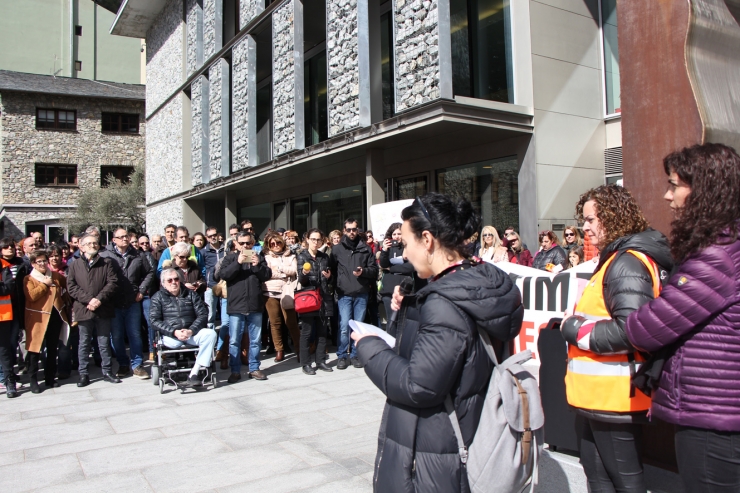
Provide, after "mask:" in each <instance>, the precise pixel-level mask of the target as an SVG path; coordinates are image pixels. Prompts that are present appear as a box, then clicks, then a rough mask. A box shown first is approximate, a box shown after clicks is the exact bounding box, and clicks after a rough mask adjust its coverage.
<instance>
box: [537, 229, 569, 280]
mask: <svg viewBox="0 0 740 493" xmlns="http://www.w3.org/2000/svg"><path fill="white" fill-rule="evenodd" d="M539 240H540V245H541V246H542V250H540V252H539V253H538V254H537V255H536V256H535V257H534V262H533V263H532V267H533V268H535V269H539V270H546V271H548V272H560V271H561V270H563V269H565V268H567V267H568V254H566V253H565V250H563V249H562V248H561V247H560V246H559V245H558V237H557V236H555V233H553V232H552V231H541V232H540V235H539Z"/></svg>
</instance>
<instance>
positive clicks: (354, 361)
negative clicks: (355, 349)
mask: <svg viewBox="0 0 740 493" xmlns="http://www.w3.org/2000/svg"><path fill="white" fill-rule="evenodd" d="M351 361H352V366H354V367H355V368H362V363H360V358H352V360H351Z"/></svg>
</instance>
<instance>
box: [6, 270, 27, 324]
mask: <svg viewBox="0 0 740 493" xmlns="http://www.w3.org/2000/svg"><path fill="white" fill-rule="evenodd" d="M6 262H8V263H9V264H11V265H12V266H14V267H15V268H16V269H15V276H13V273H12V270H11V268H10V267H6V268H3V269H2V282H3V283H6V284H7V289H8V290H9V292H7V293H0V295H2V296H5V295H8V294H9V295H10V303H11V304H12V306H13V320H17V321H18V322H19V324H20V327H21V328H23V320H24V318H25V316H26V315H25V306H26V295H25V294H24V293H23V279H24V278H25V277H26V276H27V275H28V274H30V273H31V267H30V264H28V263H26V262H24V261H23V259H22V258H20V257H13V258H12V259H10V260H6Z"/></svg>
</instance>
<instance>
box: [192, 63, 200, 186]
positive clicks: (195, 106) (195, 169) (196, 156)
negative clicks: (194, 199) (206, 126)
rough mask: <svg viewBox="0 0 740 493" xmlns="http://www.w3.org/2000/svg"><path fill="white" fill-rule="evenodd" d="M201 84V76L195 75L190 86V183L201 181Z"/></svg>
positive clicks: (194, 184) (198, 183)
mask: <svg viewBox="0 0 740 493" xmlns="http://www.w3.org/2000/svg"><path fill="white" fill-rule="evenodd" d="M202 105H203V85H202V84H201V78H200V77H196V78H195V79H194V80H193V83H192V84H191V86H190V108H191V115H192V120H193V121H192V124H191V127H190V135H191V137H190V151H191V160H190V162H191V170H192V181H191V183H192V185H193V186H194V187H195V186H198V185H200V184H201V183H203V124H202V123H203V112H202V109H203V108H202Z"/></svg>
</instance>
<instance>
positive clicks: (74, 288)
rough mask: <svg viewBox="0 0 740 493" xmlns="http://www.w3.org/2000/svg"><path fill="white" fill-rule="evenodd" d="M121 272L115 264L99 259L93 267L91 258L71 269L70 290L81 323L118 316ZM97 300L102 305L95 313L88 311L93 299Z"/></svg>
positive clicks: (75, 313)
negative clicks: (119, 273) (119, 274)
mask: <svg viewBox="0 0 740 493" xmlns="http://www.w3.org/2000/svg"><path fill="white" fill-rule="evenodd" d="M119 270H120V269H119V268H117V267H116V263H115V261H113V260H111V259H109V258H103V257H101V256H100V255H99V254H98V255H96V256H95V259H94V260H93V263H92V265H90V263H89V262H88V260H87V258H86V257H84V256H80V258H78V259H77V260H76V261H75V262H73V263H72V265H71V266H70V267H69V272H68V273H67V289H68V290H69V295H70V296H71V297H72V299H73V300H74V304H73V305H72V311H73V312H74V318H75V320H77V321H78V322H81V321H84V320H92V319H97V318H113V316H114V315H115V313H116V311H115V301H116V296H120V294H119V292H118V283H119V280H118V274H117V272H118V271H119ZM93 298H96V299H97V300H98V301H100V303H101V305H100V307H98V309H97V310H95V311H94V312H91V311H90V310H88V309H87V304H88V303H90V300H91V299H93Z"/></svg>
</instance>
